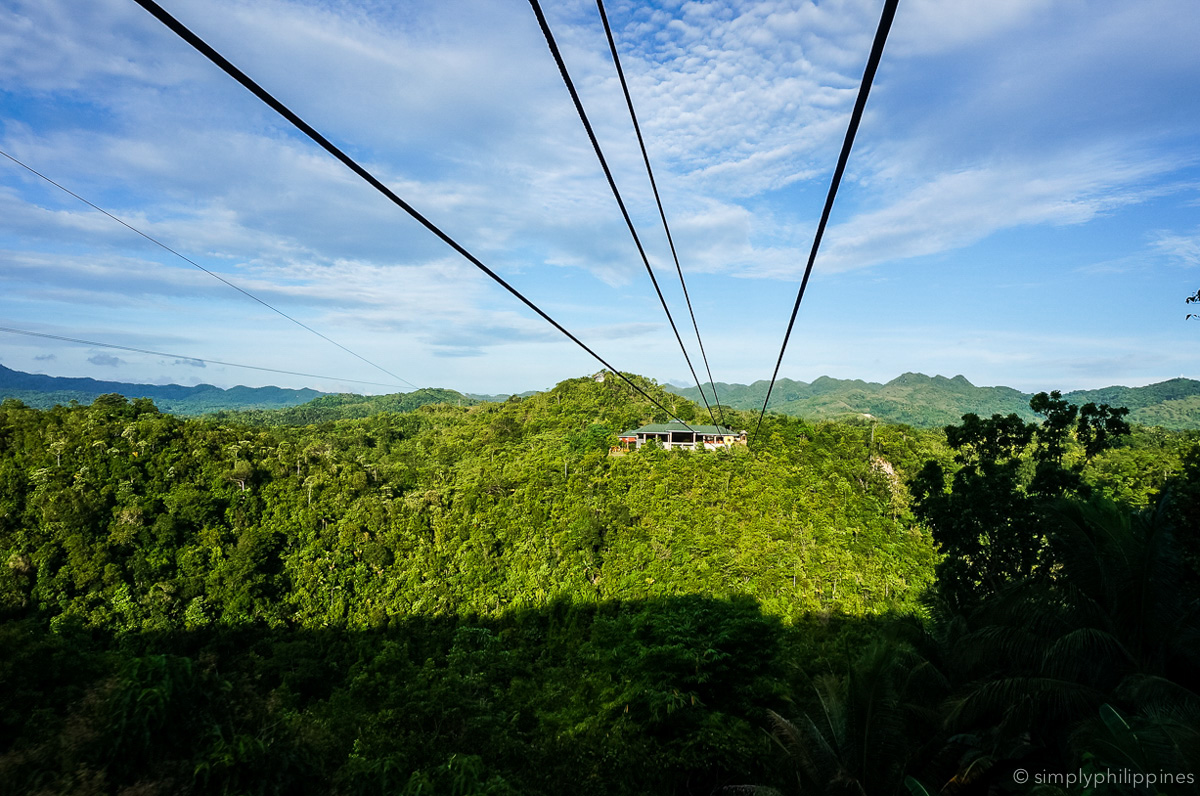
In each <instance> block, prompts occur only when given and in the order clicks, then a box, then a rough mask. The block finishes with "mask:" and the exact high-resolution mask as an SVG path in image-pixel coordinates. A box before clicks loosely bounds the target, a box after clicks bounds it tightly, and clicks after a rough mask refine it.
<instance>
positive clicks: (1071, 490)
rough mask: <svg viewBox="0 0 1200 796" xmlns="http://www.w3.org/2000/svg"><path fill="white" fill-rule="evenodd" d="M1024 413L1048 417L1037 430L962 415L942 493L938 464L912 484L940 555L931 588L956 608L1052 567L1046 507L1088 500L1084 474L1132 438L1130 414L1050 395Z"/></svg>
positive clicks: (951, 430) (1012, 419)
mask: <svg viewBox="0 0 1200 796" xmlns="http://www.w3.org/2000/svg"><path fill="white" fill-rule="evenodd" d="M1029 407H1030V408H1031V409H1032V410H1033V411H1035V412H1037V413H1038V414H1040V415H1042V416H1043V417H1044V418H1045V419H1044V420H1043V421H1042V423H1041V425H1040V426H1037V425H1034V424H1032V423H1026V422H1025V421H1023V420H1021V419H1020V418H1019V417H1018V416H1017V415H1015V414H1012V415H1008V416H1006V417H1005V416H1001V415H998V414H996V415H992V417H991V418H988V419H982V418H980V417H979V416H978V415H974V414H967V415H963V422H962V425H958V426H947V427H946V441H947V442H948V443H949V445H950V447H951V448H953V449H954V451H955V456H954V460H955V462H956V463H957V464H959V465H960V468H959V469H958V471H957V472H955V473H954V474H953V477H952V478H951V479H950V485H949V488H947V484H946V476H947V474H946V472H945V471H944V470H943V468H942V466H941V464H939V463H938V462H936V461H930V462H927V463H926V465H925V467H924V469H922V470H921V472H920V473H919V474H918V475H917V477H916V478H914V479H913V482H912V484H911V489H912V494H913V498H914V509H915V510H916V514H917V516H918V517H919V518H920V519H921V520H923V521H924V522H925V523H926V524H927V525H928V526H929V528H930V530H931V531H932V534H933V538H934V541H936V542H937V543H938V544H939V545H940V546H941V548H942V551H943V552H944V553H945V554H946V558H945V559H943V560H942V562H941V563H939V564H938V569H937V576H938V588H939V590H940V591H941V592H942V595H943V596H944V597H945V598H946V599H947V600H949V602H950V603H951V604H952V605H953V606H955V607H956V608H959V609H964V608H966V607H967V606H969V605H972V604H974V603H976V602H978V601H980V600H982V599H984V598H985V597H987V596H989V595H992V594H996V593H998V592H999V591H1000V590H1001V589H1002V588H1003V587H1004V586H1005V585H1006V584H1008V583H1012V582H1015V581H1020V580H1025V579H1028V578H1030V577H1034V576H1035V575H1038V574H1039V573H1040V572H1043V571H1047V570H1048V569H1049V568H1050V567H1052V566H1053V564H1054V559H1053V554H1052V552H1051V550H1050V535H1051V534H1052V531H1051V530H1050V529H1052V528H1053V526H1054V521H1053V511H1052V508H1053V502H1054V501H1055V500H1056V499H1059V498H1063V497H1069V496H1077V497H1087V495H1088V494H1089V492H1090V487H1089V486H1088V485H1087V484H1086V483H1084V480H1083V477H1082V472H1083V469H1084V467H1085V466H1086V465H1087V463H1088V462H1090V461H1091V460H1092V458H1093V457H1095V456H1096V455H1097V454H1099V453H1100V452H1101V451H1103V450H1105V449H1106V448H1108V447H1110V446H1111V445H1112V444H1113V442H1114V441H1115V439H1116V438H1117V437H1119V436H1121V435H1125V434H1128V433H1129V425H1128V424H1127V423H1126V422H1125V421H1124V417H1125V415H1126V414H1128V410H1127V409H1124V408H1117V409H1114V408H1113V407H1110V406H1108V405H1107V404H1101V405H1099V406H1097V405H1096V404H1090V403H1089V404H1087V405H1085V406H1084V407H1083V408H1082V409H1080V408H1079V407H1077V406H1075V405H1074V404H1072V403H1070V402H1069V401H1066V400H1064V399H1063V397H1062V394H1061V393H1059V392H1058V391H1057V390H1056V391H1054V392H1051V393H1044V392H1042V393H1038V394H1037V395H1035V396H1034V397H1033V398H1032V399H1031V400H1030V402H1029ZM1031 465H1032V466H1031ZM1031 471H1032V472H1031Z"/></svg>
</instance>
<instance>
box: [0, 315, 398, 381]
mask: <svg viewBox="0 0 1200 796" xmlns="http://www.w3.org/2000/svg"><path fill="white" fill-rule="evenodd" d="M0 332H8V333H9V334H23V335H26V336H27V337H44V338H46V339H47V340H62V341H64V342H67V343H79V344H80V345H90V346H95V347H97V348H115V349H117V350H118V351H133V352H135V353H138V354H151V355H152V356H156V357H170V358H172V359H189V360H192V361H193V362H204V363H205V364H208V365H224V366H226V367H230V368H245V369H246V370H262V371H266V372H267V373H283V374H285V375H287V376H304V377H305V378H309V379H324V380H326V381H336V382H346V383H349V384H370V385H372V386H375V387H395V386H396V385H395V384H384V383H383V382H378V381H363V380H362V379H343V378H341V377H340V376H322V375H320V374H317V373H299V372H297V371H294V370H280V369H279V368H264V367H260V366H259V365H239V364H238V363H236V362H222V361H221V360H219V359H201V358H200V357H192V356H187V355H185V354H168V353H165V352H163V351H151V350H150V349H147V348H133V347H131V346H127V345H117V344H116V343H98V342H96V341H95V340H80V339H79V338H77V337H63V336H62V335H57V334H46V333H45V332H30V331H26V330H25V329H10V328H9V327H7V326H0Z"/></svg>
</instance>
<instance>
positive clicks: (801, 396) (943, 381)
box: [667, 373, 1200, 429]
mask: <svg viewBox="0 0 1200 796" xmlns="http://www.w3.org/2000/svg"><path fill="white" fill-rule="evenodd" d="M716 387H717V396H718V397H719V398H720V399H721V403H722V404H724V405H727V406H730V407H732V408H734V409H746V410H758V409H759V408H761V407H762V402H763V399H764V398H765V397H766V393H767V382H766V381H765V380H764V381H756V382H754V383H753V384H750V385H745V384H725V383H722V382H717V385H716ZM667 389H669V390H670V391H671V392H674V393H676V394H678V395H682V396H684V397H686V398H689V399H691V400H695V401H699V399H700V396H699V393H698V392H697V390H696V388H695V387H675V386H668V387H667ZM1031 397H1032V393H1024V392H1021V391H1020V390H1014V389H1013V388H1011V387H976V386H975V385H974V384H972V383H971V382H969V381H968V380H967V379H966V378H965V377H963V376H955V377H954V378H950V379H948V378H946V377H945V376H926V375H924V374H922V373H905V374H903V375H902V376H898V377H897V378H895V379H892V380H891V381H889V382H887V383H886V384H880V383H878V382H867V381H862V380H859V379H834V378H830V377H828V376H822V377H821V378H819V379H816V380H815V381H813V382H812V383H808V382H803V381H792V380H791V379H780V380H779V381H777V382H776V383H775V389H774V390H773V391H772V393H771V405H770V407H769V408H770V409H771V410H772V411H775V412H779V413H781V414H785V415H792V416H796V417H805V418H810V419H821V418H826V419H832V418H845V417H849V416H854V415H860V416H861V415H864V414H867V415H871V416H873V417H877V418H879V419H880V420H883V421H885V422H889V423H907V424H909V425H913V426H921V427H934V426H943V425H947V424H950V423H957V422H958V421H959V420H960V419H961V418H962V416H963V415H964V414H966V413H968V412H974V413H975V414H977V415H981V416H988V415H992V414H997V413H999V414H1005V415H1006V414H1010V413H1015V414H1017V415H1019V416H1021V417H1023V418H1025V419H1027V420H1033V419H1034V418H1035V417H1036V416H1035V415H1034V414H1033V412H1031V411H1030V409H1029V399H1030V398H1031ZM1063 397H1065V398H1067V399H1068V400H1070V401H1071V402H1072V403H1075V404H1084V403H1088V402H1095V403H1107V404H1110V405H1112V406H1125V407H1128V408H1129V410H1130V412H1129V419H1130V421H1131V422H1134V423H1140V424H1143V425H1148V426H1162V427H1164V428H1169V429H1195V428H1200V381H1196V380H1194V379H1183V378H1179V379H1170V380H1169V381H1164V382H1160V383H1158V384H1151V385H1148V386H1146V387H1105V388H1103V389H1099V390H1076V391H1074V392H1069V393H1066V394H1064V396H1063Z"/></svg>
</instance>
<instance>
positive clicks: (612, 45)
mask: <svg viewBox="0 0 1200 796" xmlns="http://www.w3.org/2000/svg"><path fill="white" fill-rule="evenodd" d="M596 8H597V9H599V11H600V21H601V22H603V23H604V35H605V36H607V37H608V49H609V52H611V53H612V59H613V64H614V65H615V66H616V67H617V77H618V78H620V80H621V90H622V91H623V92H625V104H626V105H627V106H629V118H630V119H632V120H633V131H634V132H635V133H637V140H638V146H639V147H641V149H642V161H643V162H644V163H645V164H646V174H647V175H648V176H649V177H650V187H651V188H652V189H653V190H654V201H655V202H656V203H657V204H658V217H659V218H661V219H662V224H663V229H664V230H666V233H667V243H668V244H669V245H670V247H671V257H672V258H673V259H674V260H675V272H676V273H678V274H679V285H680V287H682V288H683V298H684V300H685V301H686V302H687V308H688V314H689V315H691V316H692V328H693V329H695V330H696V342H697V343H698V344H699V345H700V357H701V358H702V359H703V360H704V371H705V373H707V374H708V386H709V389H711V390H712V394H713V402H714V403H716V405H717V414H719V415H720V416H721V419H722V420H724V419H725V414H724V412H723V411H722V408H723V407H722V406H721V399H720V398H719V397H717V385H716V382H714V381H713V376H712V368H710V367H709V366H708V354H707V353H706V352H705V351H704V341H703V340H702V339H700V325H699V324H697V323H696V311H695V310H694V309H692V297H691V296H690V295H689V294H688V289H687V282H685V281H684V279H683V268H682V267H681V266H680V265H679V254H678V253H677V252H676V251H675V239H674V238H673V237H672V235H671V226H670V225H669V224H668V223H667V213H666V211H665V210H663V203H662V197H661V196H660V195H659V193H658V183H657V182H656V181H655V179H654V169H652V168H651V167H650V155H649V154H647V153H646V141H645V140H644V139H643V138H642V127H641V125H640V124H638V118H637V112H636V111H635V110H634V109H633V97H632V96H631V95H630V93H629V84H628V83H626V82H625V70H624V69H622V68H621V56H619V55H618V54H617V43H616V40H615V39H614V38H613V32H612V28H611V27H610V26H609V24H608V14H607V13H605V11H604V0H596ZM698 386H699V385H697V387H698ZM700 395H701V396H703V395H704V391H703V390H701V391H700Z"/></svg>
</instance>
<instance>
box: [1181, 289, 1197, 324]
mask: <svg viewBox="0 0 1200 796" xmlns="http://www.w3.org/2000/svg"><path fill="white" fill-rule="evenodd" d="M1187 303H1188V304H1200V290H1197V291H1196V295H1194V296H1188V297H1187ZM1188 318H1200V314H1197V313H1194V312H1189V313H1188ZM1184 320H1187V318H1185V319H1184Z"/></svg>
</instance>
